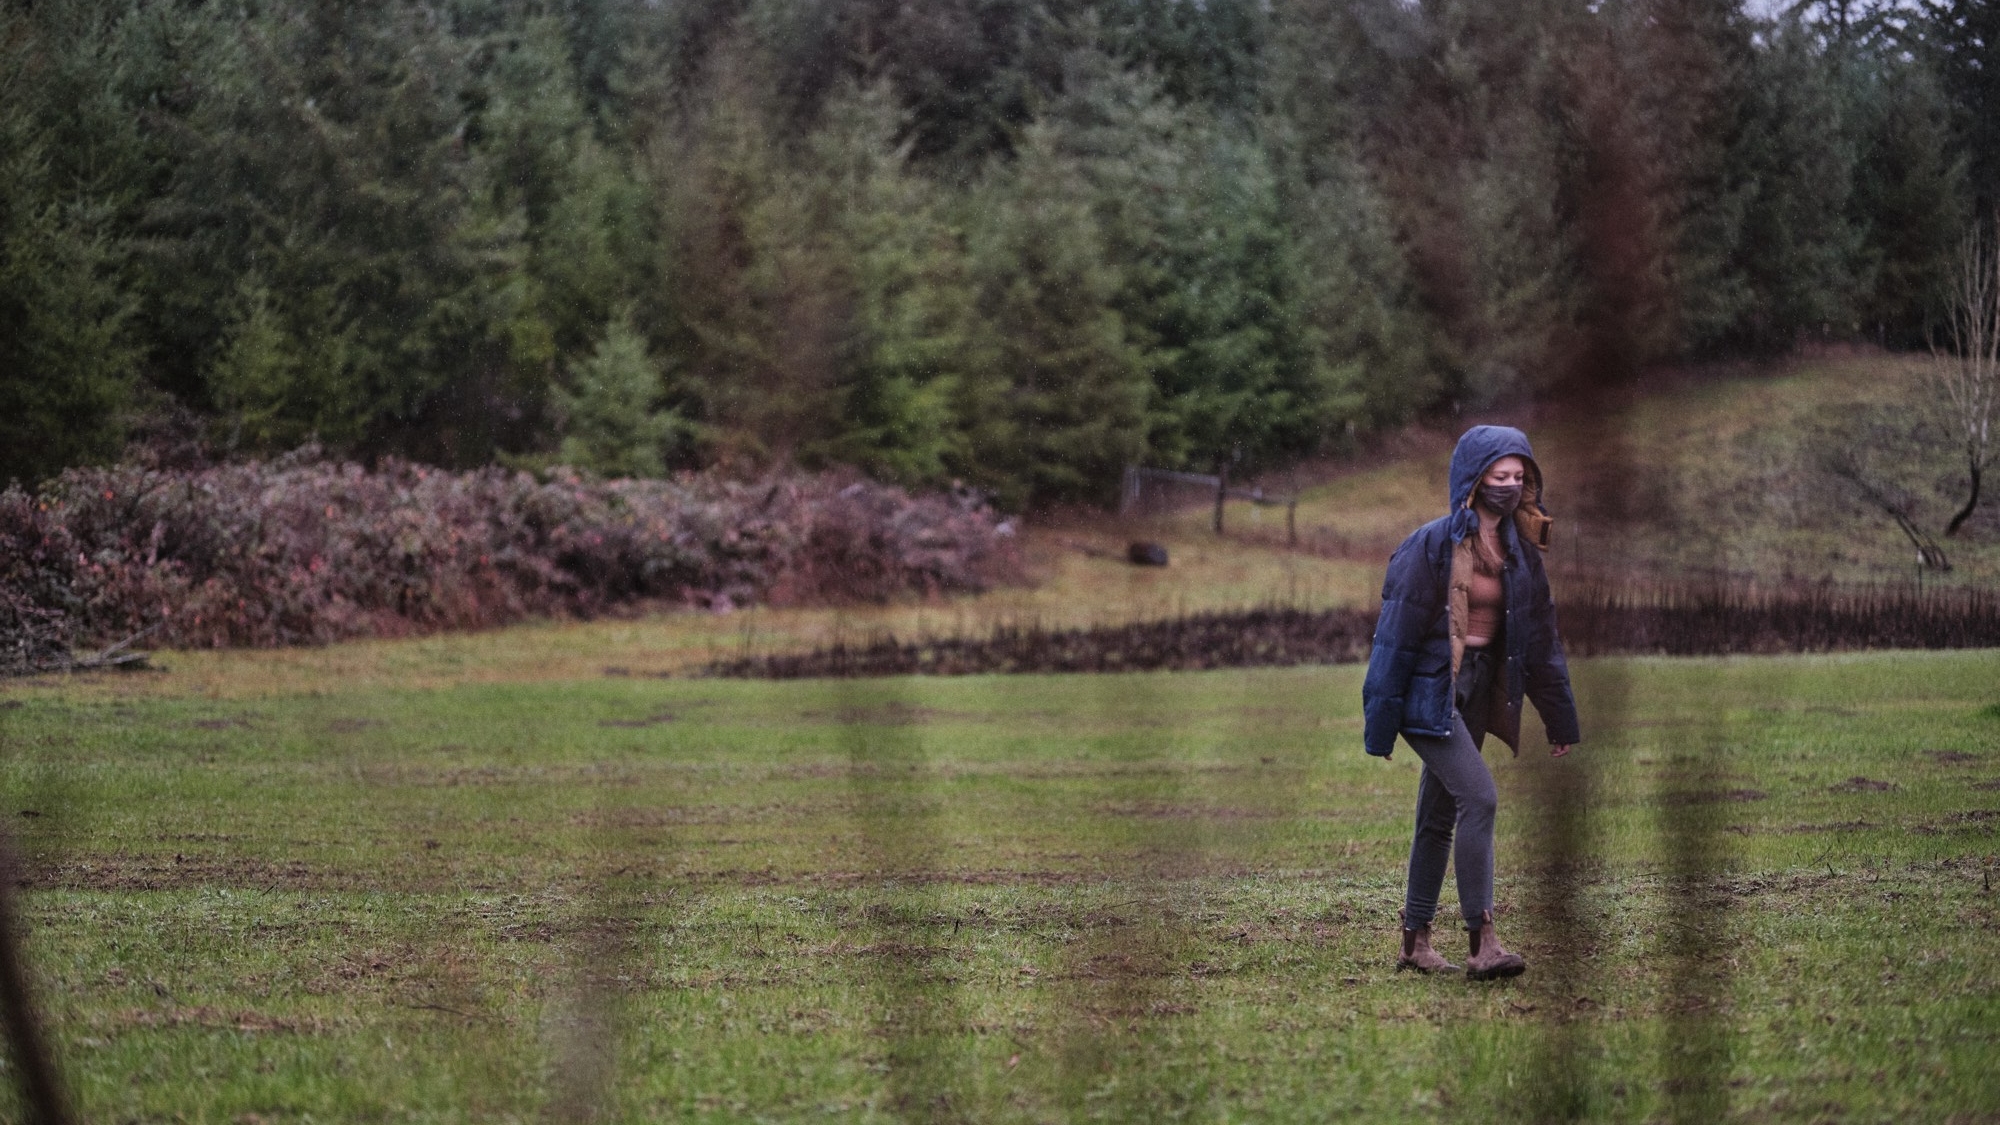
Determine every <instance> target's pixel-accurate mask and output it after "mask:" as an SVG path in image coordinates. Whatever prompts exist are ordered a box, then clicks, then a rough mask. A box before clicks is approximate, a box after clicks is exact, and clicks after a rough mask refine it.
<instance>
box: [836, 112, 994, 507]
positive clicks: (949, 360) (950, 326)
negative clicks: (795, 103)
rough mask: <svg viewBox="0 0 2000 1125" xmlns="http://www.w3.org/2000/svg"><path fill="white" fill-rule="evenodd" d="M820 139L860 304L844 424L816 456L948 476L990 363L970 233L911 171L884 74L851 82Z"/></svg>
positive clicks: (846, 279)
mask: <svg viewBox="0 0 2000 1125" xmlns="http://www.w3.org/2000/svg"><path fill="white" fill-rule="evenodd" d="M826 116H827V120H826V123H825V125H824V127H823V128H822V129H820V130H819V131H818V133H817V134H816V135H815V136H814V137H813V139H812V144H811V147H812V152H811V159H810V162H809V166H810V168H811V172H812V176H813V183H814V190H815V191H817V192H819V193H821V194H822V195H823V196H824V199H825V204H824V206H825V210H826V212H827V213H828V215H829V216H830V219H829V222H828V225H827V228H826V234H827V236H828V239H829V242H830V250H831V252H832V253H833V254H834V255H835V257H836V259H837V261H838V262H839V264H840V265H839V269H840V276H839V278H838V283H839V284H840V286H841V287H842V289H843V291H844V300H843V304H844V305H845V306H846V307H847V308H848V309H849V310H850V315H851V317H852V320H851V324H850V329H849V330H850V332H851V346H850V348H849V350H848V351H847V353H846V354H847V356H848V357H849V360H848V363H847V364H846V367H845V370H844V371H843V372H842V373H841V375H840V378H839V383H838V391H837V401H836V406H835V412H836V415H837V418H838V422H837V426H836V428H835V429H834V430H833V432H831V433H829V434H828V435H827V436H826V437H825V438H824V439H823V440H821V441H819V442H817V443H815V444H814V445H812V446H811V447H810V448H809V449H808V450H807V452H808V454H809V455H810V456H811V457H813V458H815V459H821V460H831V461H840V462H845V463H847V464H852V465H859V466H861V467H862V468H864V469H867V470H868V471H869V472H870V473H872V474H874V475H875V476H877V477H880V478H883V479H886V480H892V481H897V482H900V483H905V484H938V483H941V482H943V481H944V480H945V479H947V478H948V476H949V474H950V471H951V470H950V467H951V466H952V465H953V464H962V463H964V461H965V458H966V453H967V450H966V445H965V433H964V429H965V427H964V426H963V424H962V421H961V419H960V418H959V417H958V414H957V412H956V410H955V409H954V405H953V404H954V402H955V401H956V399H957V397H958V395H959V392H960V388H961V387H962V386H963V385H964V384H965V383H966V382H967V381H968V380H969V379H973V378H976V377H978V376H977V373H978V372H980V371H981V370H982V369H983V368H985V367H986V366H987V365H988V364H990V363H991V362H992V357H991V356H990V355H988V354H986V351H985V344H986V341H985V340H984V338H983V337H982V335H981V334H980V333H979V331H978V326H977V314H976V311H975V302H976V299H977V294H976V293H975V291H974V289H973V285H972V279H971V275H970V272H969V267H968V263H967V261H966V255H965V251H964V247H963V245H962V238H961V237H960V235H959V233H958V232H957V231H956V230H954V229H953V227H952V226H951V225H950V223H949V222H948V221H947V218H946V216H945V214H944V213H943V209H942V207H941V203H940V200H939V199H938V198H937V195H938V192H937V189H936V188H935V187H934V186H933V185H932V184H931V183H930V182H929V181H927V180H924V179H922V178H920V177H918V176H916V175H914V174H912V173H911V171H910V170H909V167H908V158H909V152H910V146H909V144H908V143H906V142H898V140H897V139H896V138H897V134H898V132H900V131H901V128H902V127H903V125H904V124H905V122H906V120H907V118H906V115H905V114H904V113H903V112H902V111H900V110H899V109H898V108H897V107H896V105H895V100H894V93H893V91H892V90H891V89H890V88H889V86H888V85H887V84H886V83H881V82H877V83H874V84H871V85H869V86H865V87H850V88H849V89H848V90H846V91H844V92H843V93H842V94H841V95H839V96H837V97H836V98H835V99H834V100H833V101H832V103H831V104H830V105H829V107H828V111H827V115H826Z"/></svg>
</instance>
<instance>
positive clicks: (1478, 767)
mask: <svg viewBox="0 0 2000 1125" xmlns="http://www.w3.org/2000/svg"><path fill="white" fill-rule="evenodd" d="M1492 682H1493V665H1492V657H1490V656H1488V655H1487V654H1486V653H1484V652H1473V651H1468V652H1467V653H1466V654H1465V659H1464V660H1463V661H1462V662H1461V664H1460V666H1459V676H1458V684H1457V685H1456V690H1455V692H1454V694H1455V695H1456V696H1457V703H1458V709H1459V710H1460V711H1461V712H1465V713H1468V714H1472V715H1479V716H1483V715H1485V713H1486V705H1487V700H1486V696H1487V692H1488V691H1489V690H1491V687H1492ZM1482 725H1483V724H1482ZM1484 734H1485V732H1484V731H1481V732H1480V734H1479V735H1474V734H1473V732H1472V731H1470V730H1469V729H1467V728H1466V725H1465V720H1464V719H1463V718H1462V717H1460V716H1458V715H1453V716H1452V724H1451V736H1450V737H1449V738H1426V737H1424V736H1422V735H1412V734H1409V733H1407V732H1406V733H1405V734H1404V735H1403V739H1404V741H1406V742H1408V743H1409V744H1410V747H1411V749H1414V750H1415V751H1416V752H1417V757H1419V758H1421V759H1423V762H1424V773H1423V777H1422V778H1421V779H1420V780H1419V781H1418V782H1417V833H1416V836H1415V838H1414V839H1412V840H1411V841H1410V877H1409V886H1408V889H1407V890H1406V891H1405V893H1404V900H1403V924H1404V925H1405V926H1408V927H1410V928H1412V929H1415V928H1418V927H1421V926H1428V925H1430V923H1431V919H1432V917H1434V916H1435V915H1436V914H1437V904H1438V893H1439V892H1440V891H1442V890H1443V889H1444V868H1445V863H1446V861H1447V860H1450V861H1451V862H1452V864H1453V865H1454V866H1455V867H1456V868H1457V870H1458V905H1459V909H1460V910H1461V911H1462V912H1463V913H1464V914H1465V928H1466V929H1468V930H1476V929H1478V928H1479V923H1480V916H1481V915H1483V914H1484V913H1485V912H1486V911H1488V910H1491V909H1493V814H1494V811H1495V809H1496V808H1497V807H1498V805H1499V793H1498V792H1497V791H1496V790H1495V789H1494V787H1493V771H1491V770H1489V769H1487V768H1486V759H1484V758H1482V757H1480V755H1479V744H1480V743H1481V742H1483V741H1484ZM1454 829H1456V837H1457V840H1456V846H1454V841H1453V836H1454V831H1453V830H1454Z"/></svg>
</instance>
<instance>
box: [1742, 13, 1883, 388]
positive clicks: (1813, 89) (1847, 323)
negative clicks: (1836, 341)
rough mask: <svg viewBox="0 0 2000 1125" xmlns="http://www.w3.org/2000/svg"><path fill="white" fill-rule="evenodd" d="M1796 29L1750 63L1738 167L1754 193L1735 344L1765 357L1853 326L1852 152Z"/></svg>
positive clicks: (1782, 28) (1800, 28) (1822, 73)
mask: <svg viewBox="0 0 2000 1125" xmlns="http://www.w3.org/2000/svg"><path fill="white" fill-rule="evenodd" d="M1817 48H1818V44H1817V43H1816V41H1815V38H1814V36H1813V35H1812V34H1811V32H1810V31H1809V30H1808V29H1807V28H1806V27H1805V26H1804V25H1803V24H1801V23H1800V22H1799V21H1797V20H1793V19H1788V20H1785V21H1783V22H1781V23H1779V24H1778V25H1777V26H1776V27H1774V28H1773V29H1772V33H1771V35H1770V36H1769V40H1768V43H1767V45H1766V47H1765V49H1764V50H1762V51H1760V52H1759V53H1758V54H1757V56H1756V63H1755V66H1754V69H1753V71H1752V73H1753V81H1752V84H1751V102H1750V121H1749V124H1748V126H1747V128H1746V130H1745V139H1744V145H1743V147H1742V149H1741V152H1740V157H1739V159H1740V160H1741V161H1742V169H1743V175H1744V176H1745V178H1746V179H1748V180H1749V181H1750V182H1751V183H1753V184H1755V185H1756V190H1755V191H1754V192H1753V193H1752V194H1751V195H1750V197H1749V199H1748V201H1747V203H1746V205H1745V207H1744V211H1743V226H1742V229H1741V233H1740V236H1739V240H1738V242H1737V246H1736V258H1737V269H1738V271H1740V275H1741V276H1742V277H1743V278H1744V279H1745V281H1746V283H1747V285H1748V287H1749V290H1750V292H1751V294H1752V297H1751V301H1750V304H1749V307H1748V309H1747V311H1746V315H1745V316H1744V318H1743V319H1742V321H1741V323H1740V327H1739V329H1738V333H1739V338H1740V339H1741V340H1742V341H1743V342H1744V343H1745V344H1747V345H1748V346H1750V347H1753V348H1758V349H1761V350H1782V349H1785V348H1789V347H1791V346H1792V345H1793V343H1794V342H1795V341H1796V340H1797V339H1798V338H1799V337H1800V336H1801V335H1802V334H1809V333H1810V334H1816V335H1819V336H1822V337H1825V336H1835V337H1846V336H1849V335H1851V334H1852V333H1853V332H1854V330H1855V328H1856V327H1857V325H1856V320H1855V312H1854V310H1855V303H1856V295H1857V290H1858V288H1859V282H1858V280H1857V278H1856V277H1855V267H1856V265H1857V264H1858V262H1859V260H1860V255H1861V238H1860V232H1859V231H1857V230H1856V229H1855V228H1854V226H1853V225H1852V224H1851V223H1850V221H1849V216H1848V210H1847V203H1848V193H1849V191H1850V190H1851V187H1852V184H1853V175H1854V143H1853V137H1852V135H1851V134H1850V132H1849V131H1848V130H1847V129H1845V128H1844V127H1843V122H1842V120H1841V109H1842V107H1841V99H1840V92H1839V90H1838V89H1837V88H1836V87H1835V85H1834V83H1833V80H1832V75H1831V74H1830V73H1829V70H1828V68H1827V67H1826V66H1824V65H1822V59H1821V58H1820V55H1819V51H1818V49H1817Z"/></svg>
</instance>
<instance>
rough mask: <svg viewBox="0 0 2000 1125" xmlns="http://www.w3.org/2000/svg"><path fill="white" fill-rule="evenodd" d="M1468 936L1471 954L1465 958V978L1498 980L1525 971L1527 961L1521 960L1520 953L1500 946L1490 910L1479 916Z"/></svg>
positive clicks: (1518, 974) (1516, 975) (1515, 975)
mask: <svg viewBox="0 0 2000 1125" xmlns="http://www.w3.org/2000/svg"><path fill="white" fill-rule="evenodd" d="M1468 936H1469V937H1470V938H1471V939H1472V955H1471V956H1470V957H1467V958H1466V959H1465V979H1466V980H1499V979H1500V978H1502V977H1518V976H1520V975H1521V974H1522V973H1524V972H1526V971H1527V969H1528V963H1527V962H1526V961H1523V960H1521V955H1520V954H1518V953H1509V952H1507V951H1506V950H1505V949H1502V948H1501V947H1500V939H1499V938H1498V937H1496V936H1494V933H1493V912H1492V911H1491V910H1488V911H1487V912H1485V913H1484V914H1481V915H1480V916H1479V928H1478V929H1476V930H1472V931H1470V932H1469V933H1468Z"/></svg>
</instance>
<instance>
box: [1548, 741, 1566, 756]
mask: <svg viewBox="0 0 2000 1125" xmlns="http://www.w3.org/2000/svg"><path fill="white" fill-rule="evenodd" d="M1569 748H1570V744H1569V743H1567V742H1558V743H1556V744H1555V745H1554V746H1551V747H1549V757H1551V758H1560V757H1562V756H1563V755H1564V754H1567V753H1569Z"/></svg>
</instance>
